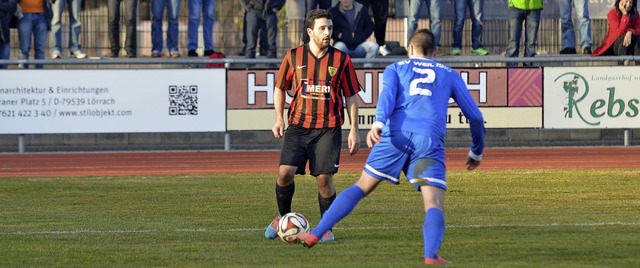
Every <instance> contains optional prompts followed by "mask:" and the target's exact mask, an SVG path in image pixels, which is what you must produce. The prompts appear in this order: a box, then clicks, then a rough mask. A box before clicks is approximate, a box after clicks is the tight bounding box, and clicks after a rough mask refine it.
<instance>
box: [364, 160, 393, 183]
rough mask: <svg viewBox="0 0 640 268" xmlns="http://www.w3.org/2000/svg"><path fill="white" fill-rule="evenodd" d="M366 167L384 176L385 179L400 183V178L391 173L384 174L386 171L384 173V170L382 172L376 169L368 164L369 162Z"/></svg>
mask: <svg viewBox="0 0 640 268" xmlns="http://www.w3.org/2000/svg"><path fill="white" fill-rule="evenodd" d="M364 168H365V169H366V170H369V171H371V173H373V174H376V175H378V176H380V177H383V178H385V179H387V180H390V181H391V182H393V183H398V178H396V177H394V176H391V175H388V174H384V173H382V172H380V171H377V170H375V169H374V168H373V167H372V166H370V165H368V164H367V165H365V166H364Z"/></svg>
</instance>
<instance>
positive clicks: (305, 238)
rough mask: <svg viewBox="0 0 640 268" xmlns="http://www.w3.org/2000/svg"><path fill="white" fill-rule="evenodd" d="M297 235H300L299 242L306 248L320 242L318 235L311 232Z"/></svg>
mask: <svg viewBox="0 0 640 268" xmlns="http://www.w3.org/2000/svg"><path fill="white" fill-rule="evenodd" d="M296 236H297V237H298V243H300V244H302V246H303V247H305V248H312V247H313V246H315V245H316V244H317V243H318V237H317V236H315V235H313V234H311V232H306V233H298V234H297V235H296ZM323 236H324V235H323Z"/></svg>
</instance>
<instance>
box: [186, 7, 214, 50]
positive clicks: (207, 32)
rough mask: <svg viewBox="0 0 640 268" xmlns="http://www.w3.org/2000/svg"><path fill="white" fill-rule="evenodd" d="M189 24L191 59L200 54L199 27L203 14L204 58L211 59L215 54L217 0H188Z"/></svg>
mask: <svg viewBox="0 0 640 268" xmlns="http://www.w3.org/2000/svg"><path fill="white" fill-rule="evenodd" d="M188 3H189V24H188V26H187V49H188V52H187V53H188V55H189V57H197V56H198V53H197V52H196V49H197V48H198V26H199V25H200V14H202V41H203V43H204V56H206V57H209V56H211V54H213V52H215V51H214V50H213V23H214V14H215V8H216V0H188Z"/></svg>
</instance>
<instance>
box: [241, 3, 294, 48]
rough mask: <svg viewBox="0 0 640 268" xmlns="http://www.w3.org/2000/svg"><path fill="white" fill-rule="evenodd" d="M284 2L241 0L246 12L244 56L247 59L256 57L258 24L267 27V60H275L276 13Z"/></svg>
mask: <svg viewBox="0 0 640 268" xmlns="http://www.w3.org/2000/svg"><path fill="white" fill-rule="evenodd" d="M284 1H285V0H242V3H243V6H244V10H245V11H246V12H247V32H246V33H245V35H246V36H247V48H246V51H245V56H246V57H247V58H249V59H253V58H255V57H256V47H257V41H258V33H259V31H260V24H266V25H267V40H268V43H269V51H268V53H267V58H272V59H275V58H276V57H277V56H276V54H277V47H276V38H277V37H278V17H277V13H278V12H279V11H280V9H282V6H284Z"/></svg>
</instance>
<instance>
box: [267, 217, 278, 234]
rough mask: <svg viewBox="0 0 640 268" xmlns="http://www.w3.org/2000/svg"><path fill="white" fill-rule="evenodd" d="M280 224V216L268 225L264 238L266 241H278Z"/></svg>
mask: <svg viewBox="0 0 640 268" xmlns="http://www.w3.org/2000/svg"><path fill="white" fill-rule="evenodd" d="M279 222H280V216H278V217H276V218H275V219H273V221H271V223H269V225H267V228H264V238H266V239H276V237H278V231H276V230H277V229H278V223H279Z"/></svg>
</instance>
